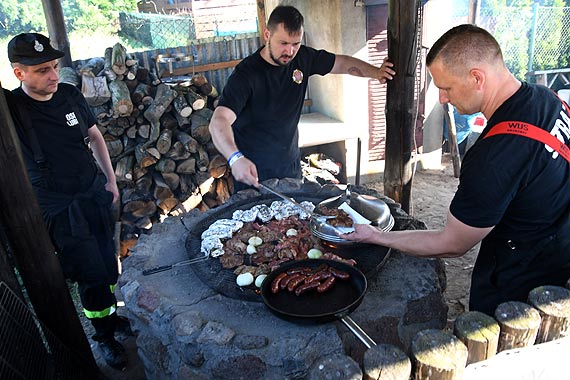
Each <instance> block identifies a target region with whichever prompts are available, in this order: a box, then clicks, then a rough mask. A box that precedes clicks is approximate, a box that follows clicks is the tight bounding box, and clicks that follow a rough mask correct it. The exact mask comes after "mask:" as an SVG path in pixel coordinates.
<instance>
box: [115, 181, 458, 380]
mask: <svg viewBox="0 0 570 380" xmlns="http://www.w3.org/2000/svg"><path fill="white" fill-rule="evenodd" d="M267 185H268V186H272V187H274V188H276V189H277V190H279V191H282V192H284V193H289V194H292V193H303V192H310V193H311V194H314V193H316V192H323V194H328V195H329V196H331V195H335V194H340V193H342V191H341V190H340V189H338V188H336V187H335V186H325V187H323V188H321V187H320V186H318V185H315V184H302V183H301V182H300V181H291V180H282V181H276V180H275V181H273V182H268V183H267ZM315 186H316V187H315ZM353 191H354V192H357V193H360V194H369V195H373V196H376V197H378V198H380V199H383V200H384V201H385V202H386V203H388V205H389V206H390V209H391V212H392V215H393V216H394V218H395V220H396V225H395V227H394V228H395V229H425V225H424V224H423V223H422V222H419V221H417V220H415V219H414V218H411V217H409V216H408V215H407V214H406V213H404V212H403V211H402V210H401V209H400V208H399V205H397V204H396V203H394V202H393V201H392V200H390V199H388V198H386V197H383V196H382V195H380V194H377V193H375V192H373V191H370V190H368V189H366V188H365V187H359V186H357V187H354V188H353ZM258 195H259V193H257V192H256V191H254V190H247V191H243V192H240V193H239V194H237V195H235V196H233V197H232V198H231V199H230V201H229V202H228V203H227V204H224V205H223V206H220V207H232V206H231V205H232V203H234V202H237V201H240V200H242V199H245V198H250V197H256V196H258ZM325 198H326V197H325ZM215 210H218V209H214V210H210V211H208V212H207V213H203V214H202V213H200V212H199V211H197V210H193V211H192V212H190V213H188V214H186V215H184V216H183V217H181V218H169V219H167V220H166V221H165V222H164V223H162V224H159V225H156V226H155V227H154V228H153V230H152V234H150V235H142V236H141V237H140V238H139V240H138V243H137V246H136V249H135V251H134V253H133V254H132V255H131V256H130V257H128V258H127V259H126V260H125V261H124V262H123V274H122V275H121V277H120V279H119V285H120V289H121V293H122V295H123V297H124V300H125V307H126V309H127V310H128V317H129V319H130V321H131V324H132V325H133V327H134V329H135V331H136V333H137V346H138V354H139V356H140V358H141V359H142V361H143V364H144V367H145V372H146V376H147V378H148V379H209V380H212V379H224V380H234V379H236V380H237V379H249V380H256V379H260V380H261V379H264V380H267V379H307V380H308V379H309V377H310V375H309V374H310V373H311V370H313V369H314V367H315V366H317V365H319V363H323V362H324V361H325V360H326V359H327V358H331V357H333V356H334V357H335V358H336V357H339V356H341V357H342V356H344V355H348V356H350V357H351V358H352V359H353V360H354V361H355V362H356V363H358V364H359V365H361V363H362V358H363V354H364V351H365V350H366V347H365V346H364V344H363V343H362V342H360V340H358V339H357V338H356V337H355V336H354V335H353V334H352V333H351V332H350V331H349V330H348V328H347V327H346V326H345V325H344V324H342V323H341V322H340V321H338V322H332V323H326V324H310V325H299V324H295V323H292V322H287V321H284V320H281V319H279V318H277V317H276V316H275V315H273V314H271V312H270V311H269V309H267V308H266V307H265V305H264V304H263V303H261V302H249V301H243V300H239V299H235V298H229V297H225V296H223V295H221V294H219V293H217V292H215V291H214V290H212V289H210V288H209V287H208V286H207V285H206V284H204V283H203V282H202V281H201V280H200V279H199V278H198V277H197V276H196V275H195V273H194V271H193V270H192V268H191V267H190V266H179V267H175V268H174V269H172V270H169V271H165V272H160V273H156V274H152V275H148V276H143V275H142V271H143V270H144V269H149V268H152V267H156V266H161V265H168V264H174V263H177V262H180V261H183V260H187V259H188V254H187V252H186V247H185V242H186V238H187V236H188V234H189V231H190V230H191V229H192V226H193V225H195V224H197V223H198V222H199V221H200V220H202V219H203V218H204V217H205V216H207V215H208V214H209V213H211V212H214V211H215ZM368 281H369V283H368V291H367V293H366V295H365V297H364V299H363V301H362V304H361V305H360V306H359V307H358V308H357V309H356V310H355V311H353V312H352V313H351V314H350V316H351V317H352V319H354V320H355V321H356V322H357V323H358V324H359V325H360V327H361V328H362V329H363V330H364V331H365V332H366V333H367V334H368V335H369V336H370V337H371V338H372V339H373V340H374V341H375V342H376V343H378V344H380V343H389V344H393V345H396V346H398V347H399V348H401V349H402V350H404V351H405V352H408V348H409V345H410V342H411V340H412V338H413V336H414V335H415V334H416V333H417V332H418V331H420V330H423V329H427V328H437V329H441V328H443V327H444V326H445V323H446V316H447V307H446V305H445V302H444V298H443V291H444V289H445V274H444V269H443V267H442V264H441V261H439V260H428V259H417V258H413V257H410V256H407V255H404V254H402V253H400V252H398V251H391V253H390V254H389V256H388V258H387V260H386V261H385V262H384V264H383V265H382V266H381V267H380V269H379V270H378V272H377V273H376V274H375V275H374V276H371V277H370V278H368Z"/></svg>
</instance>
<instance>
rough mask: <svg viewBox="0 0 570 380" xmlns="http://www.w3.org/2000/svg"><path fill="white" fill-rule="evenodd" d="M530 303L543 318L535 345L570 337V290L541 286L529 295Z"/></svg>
mask: <svg viewBox="0 0 570 380" xmlns="http://www.w3.org/2000/svg"><path fill="white" fill-rule="evenodd" d="M528 303H529V304H530V305H531V306H532V307H534V308H535V309H536V310H538V312H539V313H540V317H541V322H540V328H539V329H538V334H537V336H536V341H535V344H539V343H545V342H550V341H552V340H556V339H562V338H565V337H567V336H570V290H568V289H566V288H563V287H560V286H552V285H545V286H539V287H537V288H535V289H533V290H531V292H530V293H529V295H528Z"/></svg>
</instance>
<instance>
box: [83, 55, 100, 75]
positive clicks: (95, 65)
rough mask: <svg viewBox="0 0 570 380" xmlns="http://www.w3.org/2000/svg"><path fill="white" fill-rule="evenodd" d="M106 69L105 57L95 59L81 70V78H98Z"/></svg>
mask: <svg viewBox="0 0 570 380" xmlns="http://www.w3.org/2000/svg"><path fill="white" fill-rule="evenodd" d="M104 67H105V59H104V58H103V57H94V58H91V59H90V60H89V61H87V62H86V63H85V64H84V65H83V66H81V67H80V68H79V75H80V76H81V77H84V76H88V77H91V78H93V77H96V76H98V75H99V73H100V72H101V70H103V68H104Z"/></svg>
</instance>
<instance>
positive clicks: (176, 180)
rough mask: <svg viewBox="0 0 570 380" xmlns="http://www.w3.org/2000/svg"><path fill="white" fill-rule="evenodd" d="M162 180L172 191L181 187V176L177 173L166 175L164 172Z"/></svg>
mask: <svg viewBox="0 0 570 380" xmlns="http://www.w3.org/2000/svg"><path fill="white" fill-rule="evenodd" d="M162 178H163V179H164V182H166V184H167V185H168V187H169V188H170V189H172V191H176V190H177V189H178V187H179V186H180V176H179V175H178V174H176V173H165V172H162Z"/></svg>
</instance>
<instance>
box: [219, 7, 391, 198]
mask: <svg viewBox="0 0 570 380" xmlns="http://www.w3.org/2000/svg"><path fill="white" fill-rule="evenodd" d="M263 36H264V38H265V41H266V45H265V46H263V47H262V48H261V49H259V50H258V51H257V52H255V53H254V54H252V55H251V56H249V57H247V58H245V59H244V60H243V61H242V62H240V63H239V64H238V65H237V66H236V68H235V71H234V72H233V73H232V75H231V76H230V78H229V79H228V82H227V84H226V86H225V87H224V90H223V92H222V95H221V97H220V101H219V103H218V106H217V107H216V110H215V111H214V114H213V116H212V120H211V122H210V132H211V134H212V139H213V141H214V144H215V145H216V148H217V149H218V150H219V151H220V152H221V153H222V154H223V155H224V156H225V157H226V158H227V159H228V163H229V165H230V167H231V170H232V174H233V176H234V178H235V179H236V180H237V181H239V182H238V183H236V184H235V191H238V190H240V189H242V188H245V187H246V186H247V185H253V186H255V187H258V186H259V182H258V181H262V180H266V179H268V178H285V177H292V178H300V177H301V168H300V162H299V161H300V152H299V144H298V131H297V124H298V123H299V118H300V116H301V111H302V108H303V102H304V99H305V92H306V89H307V84H308V80H309V76H311V75H315V74H318V75H326V74H328V73H333V74H351V75H355V76H361V77H368V78H376V79H378V80H379V81H380V82H381V83H385V82H386V80H387V79H392V75H394V74H395V72H394V71H393V70H392V69H391V67H392V66H393V65H392V64H391V63H390V62H388V61H384V63H383V64H382V66H381V67H375V66H372V65H370V64H368V63H366V62H363V61H361V60H359V59H356V58H353V57H350V56H346V55H335V54H332V53H329V52H327V51H325V50H315V49H313V48H311V47H308V46H304V45H301V41H302V39H303V16H302V15H301V13H299V11H298V10H297V9H295V8H294V7H291V6H278V7H276V8H275V9H274V10H273V12H271V15H270V17H269V20H268V22H267V29H266V30H265V31H264V34H263Z"/></svg>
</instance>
